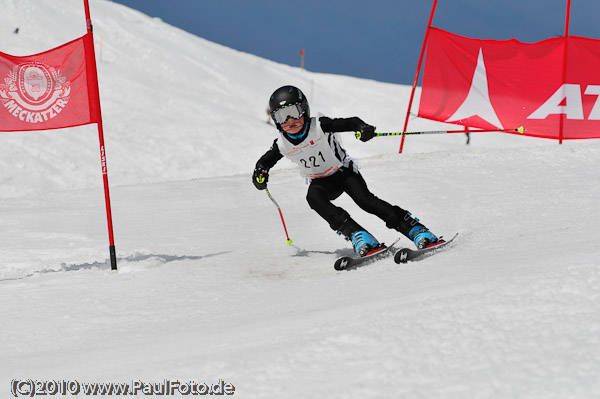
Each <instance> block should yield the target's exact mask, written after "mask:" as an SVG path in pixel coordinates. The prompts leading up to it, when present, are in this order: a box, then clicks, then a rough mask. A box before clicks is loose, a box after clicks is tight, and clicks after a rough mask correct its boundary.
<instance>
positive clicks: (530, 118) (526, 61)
mask: <svg viewBox="0 0 600 399" xmlns="http://www.w3.org/2000/svg"><path fill="white" fill-rule="evenodd" d="M565 52H566V53H565ZM565 60H566V64H565ZM565 68H566V71H565ZM599 70H600V40H595V39H588V38H583V37H575V36H570V37H568V38H565V37H557V38H552V39H547V40H544V41H541V42H537V43H521V42H519V41H517V40H514V39H513V40H504V41H498V40H480V39H470V38H466V37H462V36H458V35H455V34H452V33H450V32H446V31H444V30H441V29H438V28H431V31H430V33H429V41H428V43H427V58H426V60H425V69H424V73H423V82H422V93H421V101H420V105H419V116H421V117H424V118H429V119H434V120H438V121H442V122H448V123H456V124H460V125H464V126H471V127H476V128H482V129H510V128H516V127H518V126H525V128H526V129H527V131H526V132H525V133H524V134H525V135H528V136H534V137H543V138H551V139H560V138H561V137H560V125H561V118H562V119H563V137H562V138H563V139H588V138H600V102H599V101H598V100H599V98H600V76H598V71H599Z"/></svg>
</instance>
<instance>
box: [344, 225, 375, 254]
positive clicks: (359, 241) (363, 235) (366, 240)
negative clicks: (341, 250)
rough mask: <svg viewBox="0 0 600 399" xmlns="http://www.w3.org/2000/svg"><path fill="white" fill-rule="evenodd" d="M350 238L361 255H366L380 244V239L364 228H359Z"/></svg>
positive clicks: (355, 250)
mask: <svg viewBox="0 0 600 399" xmlns="http://www.w3.org/2000/svg"><path fill="white" fill-rule="evenodd" d="M350 240H352V246H353V247H354V252H356V253H357V254H358V255H359V256H366V255H367V254H368V253H369V252H371V251H372V250H373V249H376V248H377V247H378V246H379V241H377V239H376V238H375V237H373V236H372V235H371V234H369V232H367V231H364V230H357V231H355V232H354V233H352V235H351V236H350Z"/></svg>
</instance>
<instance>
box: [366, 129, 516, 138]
mask: <svg viewBox="0 0 600 399" xmlns="http://www.w3.org/2000/svg"><path fill="white" fill-rule="evenodd" d="M526 130H527V129H524V128H523V126H519V127H518V128H516V129H491V130H426V131H422V132H398V133H375V137H384V136H413V135H417V134H446V133H485V132H517V133H521V134H523V132H525V131H526ZM355 136H356V138H357V139H360V136H361V133H360V132H356V133H355Z"/></svg>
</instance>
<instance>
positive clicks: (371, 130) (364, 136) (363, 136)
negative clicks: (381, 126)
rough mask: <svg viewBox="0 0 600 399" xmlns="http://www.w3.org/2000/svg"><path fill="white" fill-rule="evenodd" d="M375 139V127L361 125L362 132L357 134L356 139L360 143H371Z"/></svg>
mask: <svg viewBox="0 0 600 399" xmlns="http://www.w3.org/2000/svg"><path fill="white" fill-rule="evenodd" d="M373 137H375V126H371V125H369V124H366V123H363V124H362V125H360V132H356V138H358V139H359V140H360V141H363V142H365V141H369V140H371V139H372V138H373Z"/></svg>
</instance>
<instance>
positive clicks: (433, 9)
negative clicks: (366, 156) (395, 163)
mask: <svg viewBox="0 0 600 399" xmlns="http://www.w3.org/2000/svg"><path fill="white" fill-rule="evenodd" d="M436 7H437V0H433V7H432V8H431V15H430V16H429V22H428V23H427V30H426V31H425V39H424V40H423V46H422V47H421V55H420V56H419V64H418V65H417V72H416V73H415V80H414V81H413V85H412V91H411V93H410V100H409V101H408V109H407V110H406V119H405V120H404V129H403V130H402V131H403V132H406V128H407V127H408V118H409V117H410V109H411V107H412V102H413V99H414V97H415V89H416V88H417V83H418V81H419V73H420V72H421V63H422V62H423V56H424V55H425V47H426V46H427V38H428V37H429V28H431V24H432V23H433V15H434V14H435V8H436ZM404 139H405V136H402V140H401V141H400V150H399V151H398V154H402V149H403V148H404Z"/></svg>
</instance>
